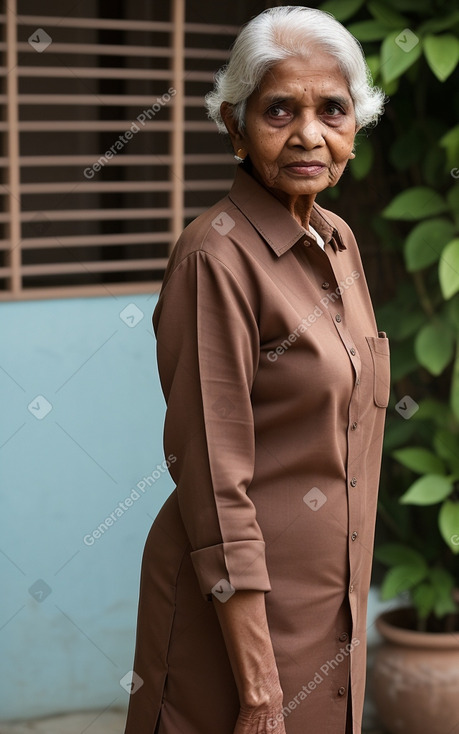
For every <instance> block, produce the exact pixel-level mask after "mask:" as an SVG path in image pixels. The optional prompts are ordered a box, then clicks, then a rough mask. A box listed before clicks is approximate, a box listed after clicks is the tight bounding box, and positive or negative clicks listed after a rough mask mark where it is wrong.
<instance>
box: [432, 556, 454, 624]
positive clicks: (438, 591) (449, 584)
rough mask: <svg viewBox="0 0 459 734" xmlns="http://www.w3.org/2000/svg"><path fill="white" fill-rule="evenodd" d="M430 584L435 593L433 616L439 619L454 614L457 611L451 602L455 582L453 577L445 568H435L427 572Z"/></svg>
mask: <svg viewBox="0 0 459 734" xmlns="http://www.w3.org/2000/svg"><path fill="white" fill-rule="evenodd" d="M429 578H430V583H431V584H432V587H433V589H434V591H435V597H436V601H435V607H434V612H435V615H436V616H437V617H439V618H441V617H444V616H445V615H446V614H454V612H456V611H457V609H456V605H455V604H454V601H453V589H454V587H455V581H454V578H453V576H452V575H451V574H450V573H449V571H447V570H446V569H445V568H441V567H440V566H437V567H435V568H431V569H430V571H429Z"/></svg>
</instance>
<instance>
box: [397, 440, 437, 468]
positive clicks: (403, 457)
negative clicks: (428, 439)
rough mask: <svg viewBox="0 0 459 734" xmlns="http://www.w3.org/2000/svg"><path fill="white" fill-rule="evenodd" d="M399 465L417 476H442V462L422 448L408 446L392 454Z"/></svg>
mask: <svg viewBox="0 0 459 734" xmlns="http://www.w3.org/2000/svg"><path fill="white" fill-rule="evenodd" d="M392 455H393V456H394V457H395V458H396V459H397V461H398V462H400V464H403V466H406V467H407V468H408V469H411V470H412V471H414V472H416V473H417V474H444V473H445V467H444V464H443V462H442V460H441V459H440V458H439V457H438V456H436V455H435V454H433V453H432V452H431V451H429V450H428V449H425V448H423V447H422V446H412V447H411V446H409V447H407V448H403V449H398V451H394V452H393V454H392Z"/></svg>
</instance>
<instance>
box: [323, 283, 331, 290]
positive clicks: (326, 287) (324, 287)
mask: <svg viewBox="0 0 459 734" xmlns="http://www.w3.org/2000/svg"><path fill="white" fill-rule="evenodd" d="M322 288H323V289H324V291H326V290H328V289H329V288H330V283H327V281H325V283H322Z"/></svg>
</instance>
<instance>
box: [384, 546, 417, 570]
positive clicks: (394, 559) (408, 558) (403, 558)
mask: <svg viewBox="0 0 459 734" xmlns="http://www.w3.org/2000/svg"><path fill="white" fill-rule="evenodd" d="M374 557H375V558H376V560H377V561H379V562H380V563H383V564H384V565H385V566H418V567H419V568H423V567H424V566H425V561H424V558H423V556H421V554H420V553H418V552H417V551H415V550H414V549H413V548H410V546H408V545H402V544H401V543H386V544H385V545H380V546H378V547H377V548H375V552H374Z"/></svg>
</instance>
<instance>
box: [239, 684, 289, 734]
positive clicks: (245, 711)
mask: <svg viewBox="0 0 459 734" xmlns="http://www.w3.org/2000/svg"><path fill="white" fill-rule="evenodd" d="M272 732H275V734H285V724H284V716H283V714H282V690H281V687H280V685H279V678H278V675H277V670H274V671H273V672H272V674H271V675H270V676H268V678H267V680H266V682H265V700H264V701H263V703H260V704H259V705H258V706H241V708H240V711H239V716H238V719H237V721H236V726H235V728H234V734H272Z"/></svg>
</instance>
